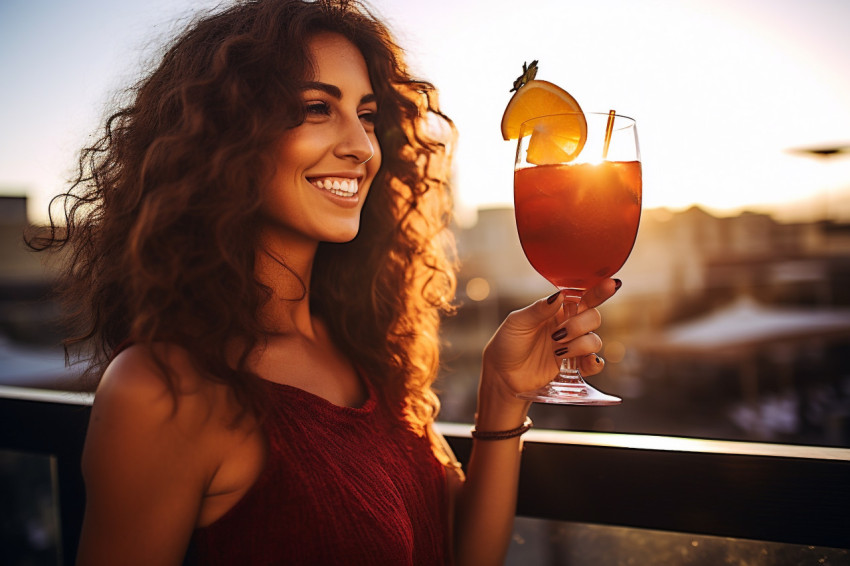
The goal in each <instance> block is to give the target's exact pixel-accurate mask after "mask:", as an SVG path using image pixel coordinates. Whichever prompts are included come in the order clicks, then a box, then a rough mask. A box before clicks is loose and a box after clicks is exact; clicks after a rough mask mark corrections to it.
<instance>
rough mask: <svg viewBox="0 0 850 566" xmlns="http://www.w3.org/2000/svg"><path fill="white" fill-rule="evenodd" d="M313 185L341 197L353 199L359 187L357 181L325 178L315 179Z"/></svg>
mask: <svg viewBox="0 0 850 566" xmlns="http://www.w3.org/2000/svg"><path fill="white" fill-rule="evenodd" d="M312 183H313V185H315V186H316V187H318V188H320V189H322V190H325V191H328V192H329V193H333V194H335V195H337V196H341V197H353V196H354V195H356V194H357V192H358V190H359V187H358V184H357V179H342V178H325V179H313V180H312Z"/></svg>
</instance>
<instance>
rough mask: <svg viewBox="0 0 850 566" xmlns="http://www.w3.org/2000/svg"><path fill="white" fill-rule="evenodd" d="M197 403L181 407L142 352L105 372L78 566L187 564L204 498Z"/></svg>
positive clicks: (87, 458) (94, 418)
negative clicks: (184, 558)
mask: <svg viewBox="0 0 850 566" xmlns="http://www.w3.org/2000/svg"><path fill="white" fill-rule="evenodd" d="M193 405H197V399H195V400H190V401H187V402H186V403H183V402H181V403H179V404H178V405H177V410H176V411H175V405H174V399H173V397H172V396H171V394H170V392H169V391H168V389H167V388H166V386H165V383H164V382H163V380H162V378H161V377H160V376H159V375H158V374H157V371H156V369H155V368H154V367H153V366H152V364H151V363H150V359H149V356H148V354H147V353H145V351H144V350H140V349H139V348H138V347H134V348H131V349H129V350H127V351H125V352H123V353H122V354H121V355H120V356H118V357H117V358H116V360H115V361H113V363H112V364H110V366H109V368H108V369H107V371H106V374H105V375H104V378H103V380H102V382H101V385H100V387H99V388H98V392H97V394H96V396H95V403H94V407H93V409H92V415H91V421H90V424H89V429H88V433H87V436H86V444H85V449H84V452H83V475H84V478H85V483H86V513H85V519H84V521H83V529H82V535H81V538H80V548H79V554H78V557H77V558H78V560H77V564H79V565H80V566H96V565H101V564H102V565H106V564H110V565H112V564H125V565H133V564H140V565H141V564H145V565H150V564H157V565H169V564H174V565H179V564H181V563H182V561H183V557H184V555H185V552H186V549H187V547H188V544H189V540H190V538H191V535H192V532H193V529H194V527H195V523H196V521H197V517H198V512H199V508H200V503H201V500H202V498H203V495H204V489H205V484H206V472H205V471H204V468H203V458H201V457H199V454H198V451H199V450H201V449H202V448H201V446H202V444H203V443H200V444H199V443H198V442H197V437H198V434H199V432H200V428H199V424H201V423H200V420H201V419H199V418H198V417H197V415H198V411H197V406H193Z"/></svg>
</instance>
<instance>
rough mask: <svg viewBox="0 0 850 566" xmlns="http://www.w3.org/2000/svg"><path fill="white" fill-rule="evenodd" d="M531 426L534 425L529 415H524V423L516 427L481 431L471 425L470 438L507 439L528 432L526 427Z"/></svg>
mask: <svg viewBox="0 0 850 566" xmlns="http://www.w3.org/2000/svg"><path fill="white" fill-rule="evenodd" d="M532 426H534V423H533V422H531V417H525V422H524V423H522V424H521V425H520V426H518V427H516V428H512V429H511V430H495V431H483V430H477V429H476V428H475V427H472V438H474V439H476V440H507V439H508V438H516V437H517V436H522V435H523V434H525V433H526V432H528V429H530V428H531V427H532Z"/></svg>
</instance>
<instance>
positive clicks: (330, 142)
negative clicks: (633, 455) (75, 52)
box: [34, 0, 615, 566]
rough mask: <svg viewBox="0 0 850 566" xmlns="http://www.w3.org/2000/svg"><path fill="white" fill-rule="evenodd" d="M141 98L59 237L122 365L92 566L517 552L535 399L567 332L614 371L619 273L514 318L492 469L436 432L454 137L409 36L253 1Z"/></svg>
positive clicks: (492, 352) (69, 199) (97, 466)
mask: <svg viewBox="0 0 850 566" xmlns="http://www.w3.org/2000/svg"><path fill="white" fill-rule="evenodd" d="M132 97H133V99H132V101H131V102H130V103H128V104H127V106H126V107H124V108H122V109H121V110H119V111H118V112H116V113H115V114H114V115H113V116H112V117H111V118H110V119H109V120H108V121H107V125H106V128H105V133H104V135H103V137H102V138H101V139H100V141H99V142H98V143H97V144H95V145H94V146H93V147H91V148H88V149H86V150H85V151H84V152H83V155H82V158H81V168H80V171H81V173H80V175H79V178H78V179H77V182H76V184H75V185H74V187H73V188H72V190H71V191H70V192H69V193H68V194H66V195H64V197H65V216H66V221H67V229H66V230H63V231H61V232H60V231H58V230H55V229H54V230H53V233H52V235H51V236H50V237H47V238H45V239H42V240H41V241H40V242H34V245H36V246H40V247H61V246H63V245H65V244H67V245H69V246H70V249H71V251H72V258H71V260H72V261H70V262H69V263H68V269H67V273H66V275H67V277H66V281H67V286H66V293H67V296H68V297H69V298H70V299H73V300H74V301H75V304H76V310H75V311H74V314H75V323H76V324H77V328H78V329H80V333H79V335H78V336H77V337H76V338H75V339H73V340H71V341H70V343H71V344H76V345H77V346H81V347H83V348H86V347H88V348H89V350H90V351H92V352H94V353H93V355H92V358H91V360H90V368H91V373H92V375H95V376H98V377H99V384H98V387H97V393H96V398H95V403H94V407H93V411H92V417H91V422H90V426H89V431H88V435H87V439H86V447H85V452H84V456H83V471H84V476H85V480H86V489H87V505H86V516H85V521H84V525H83V532H82V537H81V541H80V549H79V556H78V564H80V565H97V564H118V563H120V564H137V563H138V564H145V565H150V564H180V563H181V561H183V560H184V558H185V557H186V556H187V554H188V556H189V560H190V561H192V562H195V563H199V564H289V563H293V564H302V563H303V564H349V565H353V564H411V565H413V564H415V565H417V566H419V565H424V564H445V563H452V562H453V563H455V564H475V565H484V564H499V563H501V562H502V561H503V559H504V555H505V552H506V549H507V545H508V540H509V537H510V532H511V528H512V519H513V512H514V507H515V494H516V483H517V476H518V471H519V459H520V458H519V457H520V446H521V443H520V435H521V433H522V432H524V431H525V430H527V428H528V426H523V423H524V421H525V419H526V414H527V412H528V408H529V404H528V403H527V402H524V401H520V400H518V399H517V398H516V397H515V393H516V392H519V391H522V390H529V389H534V388H536V387H539V386H541V385H542V384H543V383H545V382H546V381H548V378H549V377H550V376H551V374H552V372H553V371H554V363H555V362H554V360H555V358H554V356H553V351H554V350H555V349H558V348H562V347H564V346H565V345H566V346H567V347H569V349H570V351H571V352H572V353H574V354H576V355H577V356H578V357H580V360H581V368H582V370H583V371H584V372H585V373H586V374H588V375H592V374H595V373H597V372H598V371H600V370H601V366H602V362H601V360H600V359H599V358H598V357H597V356H595V355H594V354H593V352H594V351H596V350H597V349H598V348H599V347H600V342H599V339H598V337H596V335H595V334H593V333H592V330H594V329H595V328H597V327H598V325H599V322H600V319H599V314H598V312H597V311H596V309H595V308H593V307H595V306H597V305H598V304H599V303H601V302H602V301H604V300H605V299H606V298H608V297H609V296H610V295H612V294H613V292H614V290H615V282H614V281H611V280H609V281H606V282H604V283H603V284H601V285H600V286H599V287H597V288H596V289H594V290H593V291H592V292H590V293H588V299H587V300H586V304H584V305H582V312H581V313H580V314H578V315H577V316H575V317H573V318H572V319H570V320H567V321H566V322H563V323H559V320H558V318H557V316H556V315H557V313H558V311H559V308H560V305H561V298H560V296H559V295H558V294H557V293H556V294H555V295H553V296H552V297H549V298H548V299H542V300H540V301H537V302H536V303H534V304H532V305H530V306H529V307H527V308H526V309H523V310H521V311H517V312H515V313H513V314H511V315H510V316H509V317H508V318H507V319H506V321H505V323H504V324H503V325H502V327H501V328H500V329H499V331H498V332H497V333H496V335H495V336H494V337H493V339H492V340H491V341H490V343H489V344H488V346H487V347H486V349H485V352H484V356H483V364H482V374H481V381H480V387H479V400H478V411H477V415H476V419H477V420H476V431H477V432H476V436H477V438H478V439H477V440H476V441H475V443H474V448H473V454H472V458H471V461H470V463H469V466H468V470H467V471H466V477H465V478H464V477H463V475H462V472H461V471H460V469H459V466H458V465H457V464H456V461H455V460H454V457H453V456H452V455H451V453H450V452H449V450H448V449H447V448H446V447H445V444H444V442H442V440H441V439H440V438H439V436H438V435H437V434H436V433H435V431H434V429H433V426H432V425H433V421H434V418H435V415H436V413H437V409H438V401H437V398H436V396H435V395H434V393H433V391H432V390H431V384H432V382H433V380H434V378H435V376H436V373H437V369H438V364H439V355H438V353H439V345H438V341H437V332H438V328H439V320H440V314H441V311H448V310H449V309H450V305H451V301H452V296H453V288H454V264H453V262H452V256H451V253H450V251H451V239H450V236H449V233H448V231H447V224H448V220H449V214H450V199H449V192H448V188H447V184H446V174H447V170H448V157H449V154H450V146H451V141H452V139H451V137H452V136H453V128H452V127H451V123H450V122H449V121H448V119H447V118H446V117H445V116H443V115H442V114H440V112H439V110H438V109H437V107H436V105H435V103H434V99H435V93H434V90H433V88H432V87H431V86H430V85H429V84H427V83H423V82H420V81H415V80H413V79H412V78H411V77H410V76H409V75H408V72H407V70H406V68H405V66H404V64H403V61H402V59H401V53H400V50H399V49H398V48H397V47H396V46H395V44H394V43H393V41H392V39H391V37H390V35H389V33H388V32H387V30H386V29H385V28H384V26H383V25H382V24H381V23H379V22H378V21H376V20H375V19H374V18H373V17H372V16H371V15H370V14H369V13H368V12H367V11H366V10H365V9H364V8H362V7H361V6H359V5H358V4H356V3H354V2H347V1H344V0H322V1H318V2H303V1H301V0H258V1H251V2H239V3H238V4H235V5H234V6H232V7H230V8H227V9H224V10H222V11H219V12H216V13H211V14H208V15H206V16H204V17H203V18H201V19H199V20H198V21H196V22H195V23H194V24H192V25H191V26H190V27H189V29H188V30H187V31H186V32H184V33H183V35H181V36H180V37H179V38H178V39H177V40H176V41H175V42H174V43H173V44H172V45H171V46H170V48H169V49H168V51H167V52H166V53H165V55H164V56H163V59H162V62H161V64H160V65H159V67H158V68H156V69H155V70H154V71H153V72H152V73H151V74H150V75H149V76H148V77H146V78H145V79H144V80H142V82H140V83H139V84H138V85H137V86H136V88H135V89H134V91H133V92H132ZM447 132H448V133H449V139H444V138H445V134H446V133H447ZM561 328H563V329H565V330H566V336H565V337H560V339H559V340H554V339H553V338H552V337H551V335H552V334H553V333H555V332H556V331H558V330H560V329H561ZM559 334H564V333H563V332H561V333H559Z"/></svg>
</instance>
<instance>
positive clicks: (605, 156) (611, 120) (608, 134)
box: [602, 110, 616, 159]
mask: <svg viewBox="0 0 850 566" xmlns="http://www.w3.org/2000/svg"><path fill="white" fill-rule="evenodd" d="M615 115H616V113H615V112H614V111H613V110H609V111H608V124H606V125H605V147H603V148H602V159H608V144H610V143H611V132H613V131H614V116H615Z"/></svg>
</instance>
